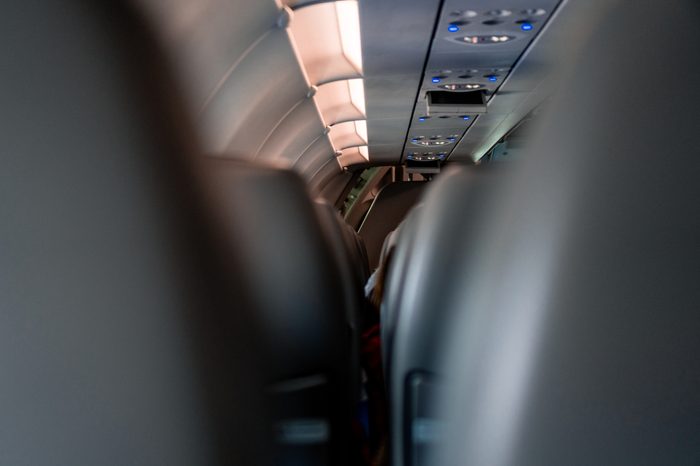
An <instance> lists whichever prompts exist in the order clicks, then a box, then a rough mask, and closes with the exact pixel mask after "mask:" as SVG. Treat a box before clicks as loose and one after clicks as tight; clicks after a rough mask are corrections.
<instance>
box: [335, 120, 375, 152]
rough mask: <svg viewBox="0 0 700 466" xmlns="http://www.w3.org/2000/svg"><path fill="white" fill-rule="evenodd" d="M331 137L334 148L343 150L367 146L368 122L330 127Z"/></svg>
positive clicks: (347, 123)
mask: <svg viewBox="0 0 700 466" xmlns="http://www.w3.org/2000/svg"><path fill="white" fill-rule="evenodd" d="M329 135H330V138H331V142H332V143H333V147H335V148H336V149H339V150H342V149H347V148H348V147H355V146H366V145H367V122H366V121H365V120H357V121H346V122H343V123H338V124H337V125H333V126H331V127H330V131H329Z"/></svg>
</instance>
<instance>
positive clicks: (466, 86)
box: [438, 83, 484, 91]
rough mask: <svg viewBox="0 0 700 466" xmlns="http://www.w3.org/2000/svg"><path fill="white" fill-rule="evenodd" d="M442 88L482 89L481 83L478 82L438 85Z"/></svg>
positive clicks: (449, 89)
mask: <svg viewBox="0 0 700 466" xmlns="http://www.w3.org/2000/svg"><path fill="white" fill-rule="evenodd" d="M438 87H439V88H441V89H447V90H448V91H473V90H476V89H481V88H482V87H484V86H482V85H481V84H478V83H464V84H441V85H439V86H438Z"/></svg>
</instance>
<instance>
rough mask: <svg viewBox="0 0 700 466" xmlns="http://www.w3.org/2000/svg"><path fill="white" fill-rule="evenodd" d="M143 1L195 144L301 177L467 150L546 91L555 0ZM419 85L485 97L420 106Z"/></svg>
mask: <svg viewBox="0 0 700 466" xmlns="http://www.w3.org/2000/svg"><path fill="white" fill-rule="evenodd" d="M143 1H144V5H145V7H146V10H147V11H148V12H149V13H150V14H151V16H152V19H153V20H154V21H155V22H156V23H157V24H158V25H159V26H160V30H161V31H162V33H163V35H164V36H165V40H166V43H167V44H169V46H170V47H171V49H172V51H173V54H174V57H175V59H176V64H177V65H178V67H179V68H180V71H181V74H182V76H183V77H184V84H185V88H186V90H187V92H188V97H189V100H190V104H191V106H192V107H193V108H194V109H197V111H198V113H197V115H198V123H199V126H200V130H201V134H202V137H203V139H204V141H203V142H204V145H205V147H206V149H207V151H208V152H209V153H212V154H216V155H219V156H225V157H232V158H239V159H247V160H252V159H258V160H264V161H270V162H272V163H276V164H281V165H285V166H289V167H292V168H294V169H295V170H297V171H299V172H300V173H301V174H302V175H303V176H304V177H305V178H306V179H307V180H309V182H310V185H312V186H313V185H319V186H322V185H323V184H324V183H326V182H327V180H328V179H329V178H332V177H333V176H335V175H337V174H339V173H341V171H342V170H343V168H345V167H350V168H355V167H358V166H365V165H368V164H371V165H377V164H399V163H403V162H405V161H406V160H407V159H411V158H415V159H417V160H420V159H425V157H426V156H427V157H430V158H440V159H444V160H454V161H469V160H478V158H479V157H481V156H482V155H483V154H484V153H485V152H486V151H487V150H488V149H489V148H490V147H491V145H493V143H495V142H496V141H498V139H500V138H501V137H502V136H503V135H504V134H505V133H506V132H507V131H508V130H509V129H510V128H512V127H513V126H514V125H515V124H516V123H517V121H519V120H520V119H521V118H522V117H523V116H524V115H525V114H527V113H528V112H529V111H531V110H532V109H533V108H535V107H536V106H537V105H539V104H540V103H541V102H542V100H543V99H545V98H546V97H547V93H546V92H543V86H542V83H543V82H545V80H546V78H547V75H546V73H545V72H544V70H545V69H546V66H544V65H545V64H546V63H544V62H545V61H546V60H545V58H543V56H542V55H543V54H542V53H540V49H542V47H541V46H540V43H541V42H543V41H545V39H546V36H547V29H548V27H549V23H550V19H551V18H552V17H553V16H555V15H556V14H559V13H561V10H564V9H565V8H564V7H563V6H564V5H563V4H564V3H565V2H560V0H444V1H440V0H383V1H377V0H358V1H356V0H341V1H325V2H324V1H318V0H307V1H304V0H297V1H294V0H287V1H280V0H199V1H197V2H192V1H190V0H170V1H162V0H143ZM560 3H562V5H560ZM432 91H446V92H450V93H451V94H449V95H450V96H451V95H454V94H455V93H464V92H474V91H477V92H484V94H485V97H484V104H485V108H484V109H483V110H475V111H473V112H472V111H469V112H462V113H459V112H457V111H454V110H445V108H443V107H439V108H438V107H435V106H432V107H429V106H428V93H429V92H432ZM470 108H471V107H470ZM318 177H322V179H318Z"/></svg>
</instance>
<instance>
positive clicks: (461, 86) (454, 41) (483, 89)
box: [402, 0, 560, 162]
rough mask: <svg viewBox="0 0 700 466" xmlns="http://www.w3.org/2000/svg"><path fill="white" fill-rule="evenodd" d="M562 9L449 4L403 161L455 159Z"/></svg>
mask: <svg viewBox="0 0 700 466" xmlns="http://www.w3.org/2000/svg"><path fill="white" fill-rule="evenodd" d="M559 3H560V2H559V0H470V1H464V0H446V1H445V3H444V5H443V8H442V10H441V13H440V18H439V20H438V22H437V24H436V27H435V34H434V36H433V40H432V44H431V48H430V52H429V55H428V59H427V63H426V67H425V72H424V75H423V78H422V84H421V88H420V91H419V92H418V96H417V100H416V103H415V107H414V112H413V117H412V119H411V124H410V126H409V130H408V134H407V136H406V141H405V144H404V152H403V157H402V160H412V161H420V160H426V161H431V162H432V161H433V160H434V159H440V160H444V159H447V158H449V157H450V156H451V154H452V153H453V151H454V150H455V147H457V146H458V145H459V144H460V141H462V139H463V138H464V137H465V134H468V132H469V129H470V128H471V127H472V125H476V124H478V122H479V119H482V118H488V115H489V112H490V111H491V103H492V101H493V99H495V98H496V97H497V96H498V92H499V89H500V88H501V86H502V85H503V83H504V82H505V81H506V80H507V79H508V77H509V75H510V74H511V72H512V71H513V68H514V67H515V66H516V65H517V63H518V61H519V59H520V57H521V56H522V55H523V53H524V52H525V51H526V49H527V48H528V47H529V46H530V44H531V43H532V42H533V40H534V38H535V37H536V36H537V34H538V33H539V32H540V31H541V30H542V29H543V27H544V25H545V24H546V23H547V21H548V20H549V18H550V16H551V14H552V12H554V11H555V10H556V8H557V6H558V4H559ZM448 122H449V123H448ZM446 126H449V131H446ZM448 133H449V134H448ZM421 146H423V147H421Z"/></svg>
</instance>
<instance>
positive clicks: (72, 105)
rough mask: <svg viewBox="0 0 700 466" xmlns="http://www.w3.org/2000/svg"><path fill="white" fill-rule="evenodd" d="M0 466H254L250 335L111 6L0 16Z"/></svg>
mask: <svg viewBox="0 0 700 466" xmlns="http://www.w3.org/2000/svg"><path fill="white" fill-rule="evenodd" d="M0 51H1V53H2V56H3V60H4V66H3V72H2V74H1V75H0V84H1V85H0V100H1V101H2V102H3V104H2V107H1V108H0V132H1V133H2V136H0V160H2V163H1V164H0V165H1V166H2V170H0V178H1V181H0V218H2V222H1V223H2V226H1V227H0V277H2V278H0V372H2V379H3V381H2V388H0V412H2V416H0V463H2V464H13V465H65V466H69V465H70V466H72V465H76V464H100V465H115V466H116V465H125V464H169V465H183V466H184V465H192V464H207V465H214V464H224V463H225V464H251V463H253V462H258V461H259V463H258V464H261V463H264V462H265V461H266V460H265V458H266V454H265V453H266V451H267V450H268V448H267V444H266V443H265V441H264V435H265V431H264V429H265V427H266V421H265V419H266V414H265V411H264V410H265V405H264V404H263V399H262V397H261V394H262V378H261V377H260V374H259V371H258V366H257V364H256V363H255V361H254V359H251V358H249V357H245V356H244V355H248V354H251V353H252V354H255V353H257V351H258V350H257V341H258V332H257V329H256V326H255V324H254V322H253V321H251V319H250V315H249V314H247V313H246V312H247V310H248V308H249V301H248V299H247V297H246V295H245V293H244V290H243V288H242V287H241V286H240V285H239V283H238V282H237V281H236V280H235V275H236V273H237V272H240V270H241V269H240V268H239V265H240V264H239V258H238V256H237V255H236V254H235V252H234V251H233V250H232V248H231V244H230V243H228V242H222V241H219V239H220V238H219V237H218V236H217V235H216V232H215V229H214V228H213V224H214V221H213V220H212V219H213V217H212V215H210V214H214V215H215V214H216V213H215V212H213V211H210V210H208V209H207V208H205V201H204V200H203V199H204V196H203V195H202V194H201V193H202V189H203V188H202V186H201V184H200V183H199V181H198V177H197V176H196V173H197V168H196V161H195V158H194V156H193V154H194V152H195V151H196V147H197V144H196V138H194V137H193V134H192V132H191V128H190V126H189V125H188V122H187V119H186V118H185V113H186V112H185V111H183V109H182V108H181V107H180V106H179V105H178V104H179V94H178V92H177V90H176V87H175V86H174V85H173V82H172V81H171V80H170V76H168V73H167V70H168V65H167V63H166V62H165V60H164V59H163V56H162V55H161V54H160V51H159V50H158V47H157V46H156V45H155V44H154V42H153V40H152V38H151V37H150V35H149V34H148V32H147V31H146V28H145V27H144V25H143V24H142V23H141V22H140V20H139V19H138V17H137V16H136V15H135V14H134V13H133V12H132V11H131V10H130V9H128V8H127V7H126V6H125V5H124V3H122V2H92V1H79V0H66V1H62V2H44V1H37V0H27V1H22V2H10V3H7V4H5V5H3V13H2V15H0Z"/></svg>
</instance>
